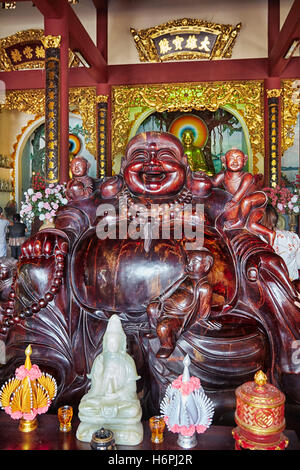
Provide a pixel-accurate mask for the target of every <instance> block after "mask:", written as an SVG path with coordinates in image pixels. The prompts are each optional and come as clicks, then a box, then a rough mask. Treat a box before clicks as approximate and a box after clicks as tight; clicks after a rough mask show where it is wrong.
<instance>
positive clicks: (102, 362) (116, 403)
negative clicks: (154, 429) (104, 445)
mask: <svg viewBox="0 0 300 470" xmlns="http://www.w3.org/2000/svg"><path fill="white" fill-rule="evenodd" d="M88 377H89V379H90V380H91V387H90V390H89V391H88V393H87V394H86V395H84V396H83V398H82V399H81V402H80V404H79V412H78V417H79V419H80V421H81V422H80V424H79V426H78V429H77V433H76V437H77V439H79V440H80V441H84V442H90V441H91V438H92V434H93V433H94V432H95V431H97V430H98V429H100V428H102V427H103V428H107V429H110V430H111V431H112V432H113V433H114V438H115V442H116V444H119V445H138V444H139V443H140V442H142V440H143V426H142V423H141V417H142V409H141V405H140V402H139V400H138V398H137V394H136V381H137V380H138V379H139V378H140V377H139V376H138V375H137V371H136V366H135V363H134V360H133V359H132V358H131V357H130V356H129V354H127V353H126V335H125V333H124V331H123V329H122V325H121V321H120V319H119V318H118V316H117V315H112V317H111V318H110V320H109V322H108V326H107V329H106V332H105V334H104V338H103V352H102V353H101V354H99V355H98V356H97V357H96V359H95V361H94V363H93V366H92V369H91V373H90V375H88Z"/></svg>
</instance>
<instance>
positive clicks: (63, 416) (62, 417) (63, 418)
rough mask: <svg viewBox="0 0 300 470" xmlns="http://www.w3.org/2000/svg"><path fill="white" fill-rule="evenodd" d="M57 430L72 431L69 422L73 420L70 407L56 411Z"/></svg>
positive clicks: (63, 407) (62, 407) (66, 406)
mask: <svg viewBox="0 0 300 470" xmlns="http://www.w3.org/2000/svg"><path fill="white" fill-rule="evenodd" d="M57 416H58V421H59V430H60V431H63V432H69V431H70V430H71V429H72V425H71V421H72V418H73V408H72V406H69V405H65V406H61V407H60V408H58V411H57Z"/></svg>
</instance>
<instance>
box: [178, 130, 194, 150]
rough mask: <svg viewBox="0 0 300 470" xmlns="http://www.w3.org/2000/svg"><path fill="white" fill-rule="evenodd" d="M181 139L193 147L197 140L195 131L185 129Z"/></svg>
mask: <svg viewBox="0 0 300 470" xmlns="http://www.w3.org/2000/svg"><path fill="white" fill-rule="evenodd" d="M181 140H182V142H183V145H184V146H186V147H191V146H192V145H193V143H194V140H195V137H194V133H193V131H192V130H191V129H186V130H185V131H183V133H182V137H181Z"/></svg>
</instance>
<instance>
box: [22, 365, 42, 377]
mask: <svg viewBox="0 0 300 470" xmlns="http://www.w3.org/2000/svg"><path fill="white" fill-rule="evenodd" d="M41 375H42V373H41V371H40V368H39V367H38V366H37V365H36V364H34V365H33V366H32V367H31V369H29V370H28V369H26V367H25V366H20V367H18V368H17V369H16V378H17V379H18V380H23V379H25V377H29V378H30V380H35V379H38V378H39V377H41Z"/></svg>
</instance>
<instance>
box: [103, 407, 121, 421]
mask: <svg viewBox="0 0 300 470" xmlns="http://www.w3.org/2000/svg"><path fill="white" fill-rule="evenodd" d="M117 414H118V407H117V405H106V406H102V407H101V415H102V416H104V417H105V418H115V417H116V416H117Z"/></svg>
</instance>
